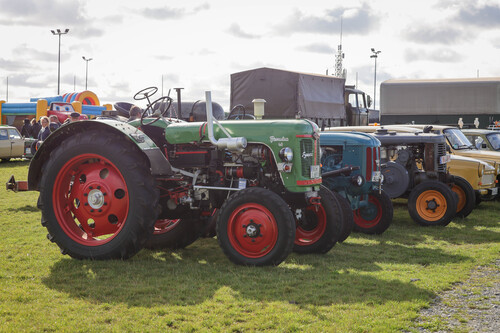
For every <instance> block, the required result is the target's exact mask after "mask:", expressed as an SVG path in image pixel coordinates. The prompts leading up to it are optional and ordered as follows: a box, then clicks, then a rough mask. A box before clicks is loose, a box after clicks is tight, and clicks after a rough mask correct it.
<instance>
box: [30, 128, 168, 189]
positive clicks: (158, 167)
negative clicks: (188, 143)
mask: <svg viewBox="0 0 500 333" xmlns="http://www.w3.org/2000/svg"><path fill="white" fill-rule="evenodd" d="M90 129H99V130H102V132H103V133H107V132H108V133H109V132H115V133H119V134H120V135H122V136H123V138H124V140H129V141H130V142H131V143H133V144H135V145H136V146H137V147H138V148H139V149H140V150H141V152H142V153H143V154H144V157H145V158H147V160H148V161H149V165H150V167H151V173H152V174H153V175H171V174H172V173H173V172H172V167H171V165H170V163H169V161H168V160H167V159H166V158H165V156H164V155H163V154H162V152H161V150H160V148H158V147H157V146H156V145H155V143H154V142H153V140H151V139H150V138H149V137H148V136H147V135H146V134H144V133H143V132H141V131H140V130H138V129H137V128H135V127H133V126H131V125H129V124H127V123H125V122H121V121H116V120H110V119H103V120H91V121H77V122H72V123H69V124H66V125H63V126H61V127H60V128H59V129H57V130H56V131H55V132H53V133H51V134H50V135H49V137H48V138H47V139H46V140H45V141H44V142H43V144H42V145H40V148H39V149H38V151H37V152H36V154H35V155H34V156H33V159H32V160H31V163H30V168H29V173H28V189H29V190H32V191H33V190H38V184H39V181H40V178H41V171H42V166H43V165H44V164H45V162H46V161H47V160H48V159H49V157H50V154H51V152H52V151H53V150H54V149H55V148H56V147H57V146H58V145H59V144H60V143H61V142H63V141H64V140H65V139H67V138H68V137H70V136H72V135H75V134H80V133H85V132H87V131H88V130H90Z"/></svg>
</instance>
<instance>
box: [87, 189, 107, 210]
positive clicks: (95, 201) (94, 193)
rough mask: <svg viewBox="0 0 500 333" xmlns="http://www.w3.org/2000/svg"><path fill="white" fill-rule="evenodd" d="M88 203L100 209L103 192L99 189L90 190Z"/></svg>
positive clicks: (102, 201)
mask: <svg viewBox="0 0 500 333" xmlns="http://www.w3.org/2000/svg"><path fill="white" fill-rule="evenodd" d="M87 198H88V203H89V205H90V207H92V208H93V209H100V208H101V207H102V206H103V205H104V194H103V193H102V192H101V190H98V189H93V190H90V192H89V194H88V196H87Z"/></svg>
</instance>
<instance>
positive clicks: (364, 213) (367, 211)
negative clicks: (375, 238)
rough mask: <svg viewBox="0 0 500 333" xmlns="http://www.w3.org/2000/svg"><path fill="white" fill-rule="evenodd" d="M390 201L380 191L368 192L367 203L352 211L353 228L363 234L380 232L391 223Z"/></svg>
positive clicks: (383, 192)
mask: <svg viewBox="0 0 500 333" xmlns="http://www.w3.org/2000/svg"><path fill="white" fill-rule="evenodd" d="M392 215H393V207H392V201H391V199H390V198H389V196H388V195H387V193H385V191H382V192H381V193H379V192H378V191H373V192H371V193H370V194H368V205H367V206H365V207H361V208H359V209H356V210H355V211H354V230H356V231H359V232H363V233H365V234H381V233H383V232H384V231H386V230H387V228H389V226H390V225H391V223H392Z"/></svg>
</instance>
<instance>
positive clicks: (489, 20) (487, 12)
mask: <svg viewBox="0 0 500 333" xmlns="http://www.w3.org/2000/svg"><path fill="white" fill-rule="evenodd" d="M456 21H457V22H459V23H464V24H469V25H472V26H477V27H487V28H493V27H495V28H498V27H500V5H499V4H494V5H483V6H479V5H477V4H476V5H475V6H474V5H472V6H471V4H469V3H467V5H466V6H465V7H464V8H462V9H461V10H460V11H459V12H458V14H457V17H456Z"/></svg>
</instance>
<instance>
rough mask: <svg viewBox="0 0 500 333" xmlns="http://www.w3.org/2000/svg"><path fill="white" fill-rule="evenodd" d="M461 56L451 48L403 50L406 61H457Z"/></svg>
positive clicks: (461, 58) (460, 59)
mask: <svg viewBox="0 0 500 333" xmlns="http://www.w3.org/2000/svg"><path fill="white" fill-rule="evenodd" d="M463 58H464V57H463V56H462V55H461V54H460V53H457V52H455V51H453V50H451V49H444V48H441V49H436V50H432V51H427V50H422V49H419V50H415V49H408V50H406V51H405V60H406V61H407V62H415V61H422V60H423V61H432V62H438V63H459V62H460V61H462V60H463Z"/></svg>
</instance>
